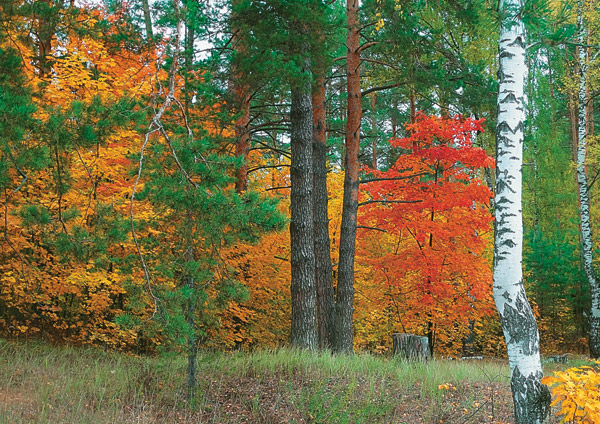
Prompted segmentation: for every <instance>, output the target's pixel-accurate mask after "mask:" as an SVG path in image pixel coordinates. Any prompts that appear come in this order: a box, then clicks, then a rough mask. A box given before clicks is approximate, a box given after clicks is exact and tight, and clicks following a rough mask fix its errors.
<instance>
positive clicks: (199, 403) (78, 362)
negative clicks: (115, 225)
mask: <svg viewBox="0 0 600 424" xmlns="http://www.w3.org/2000/svg"><path fill="white" fill-rule="evenodd" d="M185 366H186V362H185V359H184V358H182V357H178V356H175V355H171V356H162V357H135V356H130V355H125V354H122V353H114V352H105V351H102V350H100V349H94V348H74V347H52V346H49V345H46V344H40V343H33V342H29V343H15V342H7V341H4V340H0V423H11V424H12V423H33V422H35V423H82V424H84V423H188V422H189V423H192V422H193V423H349V424H350V423H352V424H354V423H369V424H371V423H407V424H408V423H410V424H418V423H452V424H463V423H464V424H466V423H493V422H496V423H500V422H504V423H510V422H511V420H512V402H511V399H510V389H509V386H508V375H509V371H508V367H507V366H506V365H505V364H504V363H503V362H502V361H493V360H492V361H473V362H461V361H430V362H428V363H403V362H399V361H396V360H393V359H389V358H385V357H375V356H371V355H362V354H359V355H354V356H352V357H347V356H333V355H329V354H309V353H306V352H298V351H293V350H286V349H281V350H277V351H263V352H255V353H233V354H228V353H205V354H202V355H200V358H199V362H198V390H197V393H198V395H197V398H196V399H195V401H194V402H193V404H188V403H187V402H186V400H185V393H186V390H185V387H184V384H185V378H184V375H185ZM446 383H448V386H444V387H447V388H442V389H440V388H439V386H440V385H443V384H446Z"/></svg>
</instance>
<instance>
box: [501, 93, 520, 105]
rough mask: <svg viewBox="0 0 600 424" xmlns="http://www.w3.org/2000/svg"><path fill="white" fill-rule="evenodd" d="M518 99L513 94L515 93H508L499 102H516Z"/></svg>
mask: <svg viewBox="0 0 600 424" xmlns="http://www.w3.org/2000/svg"><path fill="white" fill-rule="evenodd" d="M518 102H519V99H517V96H515V93H508V94H507V95H506V96H504V98H503V99H502V100H500V101H499V103H501V104H503V103H518Z"/></svg>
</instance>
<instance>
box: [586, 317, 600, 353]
mask: <svg viewBox="0 0 600 424" xmlns="http://www.w3.org/2000/svg"><path fill="white" fill-rule="evenodd" d="M589 321H590V339H589V342H588V343H589V347H590V356H591V357H592V358H598V357H600V317H594V316H590V320H589Z"/></svg>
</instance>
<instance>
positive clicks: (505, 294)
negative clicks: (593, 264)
mask: <svg viewBox="0 0 600 424" xmlns="http://www.w3.org/2000/svg"><path fill="white" fill-rule="evenodd" d="M521 6H522V5H521V4H520V1H519V0H504V1H502V2H501V13H502V15H503V16H504V18H503V21H502V24H501V30H500V46H499V47H500V48H499V53H500V69H499V70H498V79H499V81H498V82H499V93H498V128H497V174H496V210H495V217H496V231H495V245H494V301H495V303H496V307H497V309H498V314H499V315H500V321H501V323H502V330H503V332H504V338H505V340H506V347H507V351H508V359H509V364H510V371H511V389H512V393H513V401H514V407H515V418H516V422H517V423H519V424H536V423H542V422H543V421H544V419H545V417H546V416H547V414H548V412H549V403H550V393H549V391H548V388H547V387H546V386H544V385H543V384H542V383H541V381H540V380H541V378H542V376H543V374H542V366H541V362H540V352H539V333H538V328H537V323H536V321H535V317H534V316H533V312H532V310H531V306H530V305H529V302H528V300H527V296H526V294H525V288H524V287H523V271H522V268H521V267H522V263H521V261H522V253H523V252H522V249H523V220H522V208H521V193H522V174H521V168H522V163H523V119H524V116H523V110H524V109H523V107H524V105H523V90H524V83H525V74H526V72H527V68H526V65H525V31H524V27H523V23H522V22H521V21H520V18H519V17H518V16H519V12H520V9H521Z"/></svg>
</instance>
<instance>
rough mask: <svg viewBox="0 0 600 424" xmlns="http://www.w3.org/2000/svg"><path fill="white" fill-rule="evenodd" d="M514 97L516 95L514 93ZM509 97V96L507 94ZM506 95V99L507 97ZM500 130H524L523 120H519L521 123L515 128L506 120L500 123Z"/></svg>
mask: <svg viewBox="0 0 600 424" xmlns="http://www.w3.org/2000/svg"><path fill="white" fill-rule="evenodd" d="M511 95H512V94H509V96H511ZM512 96H513V97H514V95H512ZM506 97H508V96H506ZM506 97H505V99H506ZM498 131H501V132H508V131H510V132H511V133H513V134H516V133H517V131H523V121H519V123H518V124H517V126H516V127H515V128H514V129H513V128H511V127H510V125H508V123H507V122H506V121H504V122H500V123H499V124H498Z"/></svg>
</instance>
